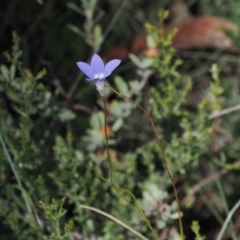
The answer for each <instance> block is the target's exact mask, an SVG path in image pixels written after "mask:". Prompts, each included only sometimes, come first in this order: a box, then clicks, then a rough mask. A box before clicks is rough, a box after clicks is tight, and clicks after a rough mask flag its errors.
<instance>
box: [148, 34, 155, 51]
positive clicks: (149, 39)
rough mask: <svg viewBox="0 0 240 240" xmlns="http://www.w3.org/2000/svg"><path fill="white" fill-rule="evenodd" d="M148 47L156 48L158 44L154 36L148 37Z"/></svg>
mask: <svg viewBox="0 0 240 240" xmlns="http://www.w3.org/2000/svg"><path fill="white" fill-rule="evenodd" d="M147 46H148V47H149V48H155V47H156V42H155V40H154V37H153V36H152V35H147Z"/></svg>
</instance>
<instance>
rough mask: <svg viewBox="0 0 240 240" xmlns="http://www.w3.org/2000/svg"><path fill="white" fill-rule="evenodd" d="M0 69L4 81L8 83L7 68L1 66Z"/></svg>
mask: <svg viewBox="0 0 240 240" xmlns="http://www.w3.org/2000/svg"><path fill="white" fill-rule="evenodd" d="M0 69H1V73H2V76H3V78H4V80H6V81H9V71H8V69H7V67H6V66H5V65H1V67H0Z"/></svg>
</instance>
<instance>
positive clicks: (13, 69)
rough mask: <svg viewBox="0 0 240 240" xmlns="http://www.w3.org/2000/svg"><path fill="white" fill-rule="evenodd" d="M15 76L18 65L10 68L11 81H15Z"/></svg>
mask: <svg viewBox="0 0 240 240" xmlns="http://www.w3.org/2000/svg"><path fill="white" fill-rule="evenodd" d="M15 74H16V65H15V64H12V65H11V67H10V79H11V80H14V79H15Z"/></svg>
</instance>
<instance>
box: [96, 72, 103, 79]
mask: <svg viewBox="0 0 240 240" xmlns="http://www.w3.org/2000/svg"><path fill="white" fill-rule="evenodd" d="M103 78H104V74H103V73H95V74H94V79H103Z"/></svg>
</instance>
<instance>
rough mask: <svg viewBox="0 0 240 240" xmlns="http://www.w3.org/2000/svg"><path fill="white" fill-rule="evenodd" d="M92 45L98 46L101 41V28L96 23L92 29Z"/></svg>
mask: <svg viewBox="0 0 240 240" xmlns="http://www.w3.org/2000/svg"><path fill="white" fill-rule="evenodd" d="M93 37H94V45H95V47H98V46H99V45H100V44H101V42H102V28H101V26H100V25H99V24H97V25H96V26H95V27H94V29H93Z"/></svg>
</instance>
